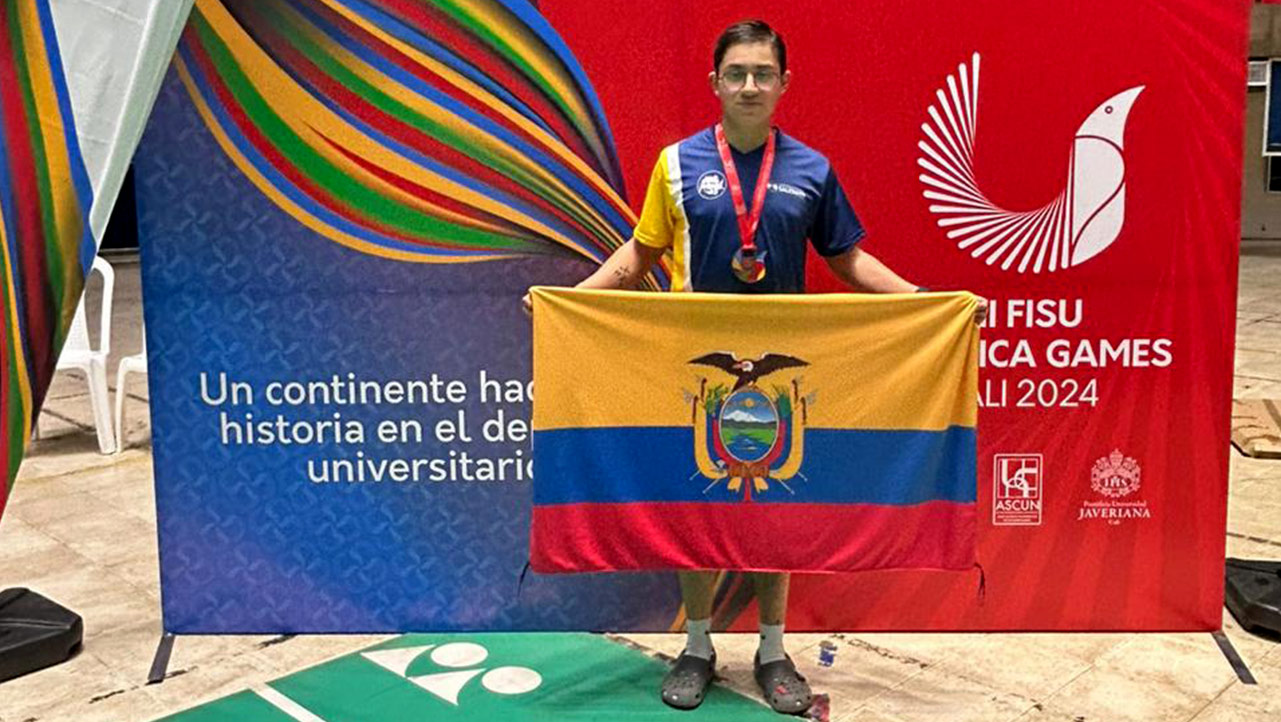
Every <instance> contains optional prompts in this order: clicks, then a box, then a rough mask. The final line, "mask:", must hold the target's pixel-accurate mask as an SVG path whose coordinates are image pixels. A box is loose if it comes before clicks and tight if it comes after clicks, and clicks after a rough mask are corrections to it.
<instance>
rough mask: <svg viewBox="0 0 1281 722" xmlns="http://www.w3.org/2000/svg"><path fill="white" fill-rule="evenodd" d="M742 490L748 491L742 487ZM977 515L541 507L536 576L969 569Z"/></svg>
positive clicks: (764, 507)
mask: <svg viewBox="0 0 1281 722" xmlns="http://www.w3.org/2000/svg"><path fill="white" fill-rule="evenodd" d="M744 483H751V482H750V481H745V482H744ZM975 529H976V523H975V507H974V505H973V504H958V503H956V502H948V501H932V502H927V503H924V504H917V505H914V506H890V505H874V504H839V505H838V504H741V503H731V504H718V503H707V502H697V503H688V502H660V503H625V504H558V505H549V506H535V507H534V520H533V527H532V530H531V534H530V564H531V566H532V568H533V569H534V571H536V572H540V573H557V572H602V571H621V570H642V569H645V570H654V569H733V570H742V571H764V572H778V571H797V572H799V571H807V572H851V571H865V570H872V569H941V570H951V571H961V570H967V569H971V568H973V567H974V564H975V556H974V549H975V533H976V532H975Z"/></svg>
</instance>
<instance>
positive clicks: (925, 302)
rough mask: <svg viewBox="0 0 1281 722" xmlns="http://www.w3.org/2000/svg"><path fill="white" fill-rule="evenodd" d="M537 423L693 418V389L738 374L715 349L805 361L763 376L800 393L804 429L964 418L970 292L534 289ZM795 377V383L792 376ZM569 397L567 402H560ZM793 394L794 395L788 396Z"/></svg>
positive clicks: (916, 424)
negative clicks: (717, 361)
mask: <svg viewBox="0 0 1281 722" xmlns="http://www.w3.org/2000/svg"><path fill="white" fill-rule="evenodd" d="M533 302H534V365H535V367H536V368H539V387H538V397H539V398H544V399H557V400H558V403H557V404H537V403H536V404H535V405H534V418H533V426H534V429H535V430H538V431H543V430H551V429H564V428H586V427H618V426H689V425H690V424H691V423H692V420H691V413H692V412H691V399H692V398H693V397H696V396H704V395H705V392H706V391H707V389H709V388H711V387H713V386H715V385H718V384H721V385H725V386H727V387H728V388H730V389H732V388H733V386H734V384H735V381H736V375H735V372H732V371H727V370H722V369H721V368H717V367H713V366H708V365H703V364H691V363H690V361H691V360H693V359H695V358H699V357H703V356H705V355H707V354H710V353H714V352H726V353H729V354H733V355H734V356H736V357H737V359H739V360H753V359H759V358H761V357H763V356H764V355H765V354H779V355H783V356H788V357H791V358H793V359H798V360H800V361H803V362H805V364H806V365H804V366H796V367H792V368H784V369H781V370H778V371H775V372H772V373H768V374H765V375H763V376H761V377H760V378H759V379H758V380H757V381H756V382H755V383H756V385H757V386H758V387H759V388H760V389H762V390H763V391H765V392H766V393H767V395H770V396H773V395H774V394H775V393H776V392H778V393H785V394H786V395H787V396H788V397H789V398H794V399H805V400H806V401H805V403H804V404H803V406H804V412H803V413H804V414H805V415H806V416H807V417H808V418H807V419H806V420H805V423H806V425H807V426H808V427H809V428H830V429H917V430H928V431H938V430H943V429H946V428H948V427H950V426H967V427H973V426H974V425H975V423H976V417H977V395H978V339H979V329H978V327H977V325H976V324H975V323H974V311H975V307H976V305H977V303H978V301H977V298H976V297H975V296H973V295H971V294H969V293H929V294H881V295H861V294H830V295H829V294H823V295H790V296H745V295H735V294H711V293H696V294H659V293H645V292H635V291H586V290H573V289H560V288H547V287H539V288H535V289H534V290H533ZM793 382H795V383H793ZM560 401H565V402H566V403H560ZM798 405H800V404H798Z"/></svg>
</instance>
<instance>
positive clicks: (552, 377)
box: [530, 288, 979, 572]
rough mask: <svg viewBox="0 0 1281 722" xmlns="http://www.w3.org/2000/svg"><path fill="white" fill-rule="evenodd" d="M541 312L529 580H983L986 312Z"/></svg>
mask: <svg viewBox="0 0 1281 722" xmlns="http://www.w3.org/2000/svg"><path fill="white" fill-rule="evenodd" d="M533 300H534V387H535V389H536V400H535V402H534V421H533V426H534V513H533V528H532V535H531V548H530V556H531V564H532V566H533V569H534V570H535V571H539V572H588V571H612V570H624V569H732V570H757V571H854V570H865V569H908V568H910V569H952V570H962V569H969V568H972V567H973V565H974V562H975V551H974V549H975V526H976V521H975V493H976V483H977V480H976V472H975V428H974V427H975V421H976V417H977V411H978V409H977V407H978V336H979V334H978V327H977V326H976V325H975V323H974V320H973V317H974V310H975V306H976V303H977V299H976V298H975V297H974V296H972V295H970V294H966V293H931V294H909V295H875V296H864V295H795V296H746V295H722V294H659V293H637V292H628V291H576V290H567V289H551V288H538V289H535V290H534V292H533Z"/></svg>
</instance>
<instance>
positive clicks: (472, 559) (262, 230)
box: [138, 0, 1248, 632]
mask: <svg viewBox="0 0 1281 722" xmlns="http://www.w3.org/2000/svg"><path fill="white" fill-rule="evenodd" d="M1247 10H1248V4H1247V3H1246V2H1245V1H1244V0H1241V1H1239V2H1230V3H1224V2H1220V1H1219V0H1178V1H1176V2H1157V1H1156V0H1147V1H1141V2H1133V3H1124V4H1120V5H1118V4H1116V3H1110V2H1106V1H1105V0H1085V1H1082V2H1076V3H1060V4H1050V5H1046V4H1030V3H1023V2H1017V1H1016V0H987V1H985V2H977V3H976V2H970V1H966V2H942V3H938V2H935V3H928V4H926V3H921V4H916V5H914V6H913V7H911V8H905V7H902V6H898V5H895V6H887V5H885V4H870V3H867V4H865V3H830V2H819V1H818V0H814V1H813V2H796V1H795V0H792V1H789V2H781V1H776V2H753V3H743V2H728V1H716V0H711V1H709V2H705V3H701V4H700V5H699V12H698V13H697V14H694V13H690V12H689V9H688V4H687V3H681V2H676V1H675V0H671V1H670V2H669V1H661V2H660V1H655V2H647V3H636V2H631V1H630V0H607V1H604V2H602V1H600V0H596V1H594V2H591V3H586V2H574V1H571V0H546V1H545V2H542V3H540V4H539V7H538V8H537V9H535V8H534V7H532V6H530V5H528V4H526V3H524V2H517V1H516V0H511V1H510V2H496V1H487V2H475V3H466V4H462V5H461V6H460V5H459V4H455V3H451V2H443V1H442V2H406V1H403V0H381V1H379V2H369V1H367V0H288V1H287V2H280V3H271V4H260V3H251V2H249V1H248V0H221V1H220V0H199V1H198V2H197V3H196V8H195V10H193V12H192V19H191V21H190V23H189V24H188V27H187V30H186V32H185V34H184V37H183V38H182V41H181V43H180V46H179V53H178V56H177V61H176V63H175V66H174V68H173V70H172V71H171V72H170V74H169V76H168V78H167V80H166V83H165V87H164V89H163V91H162V94H161V97H160V99H159V101H158V102H157V107H156V111H155V113H154V115H153V118H152V122H151V125H150V127H149V129H148V131H147V134H146V137H145V139H144V144H143V149H142V150H141V151H140V154H139V159H138V164H139V183H140V188H139V202H140V213H141V218H140V228H139V230H140V236H141V237H142V243H143V274H144V279H143V280H144V293H145V298H146V314H147V325H148V333H149V339H148V344H149V348H151V350H152V356H153V358H152V365H151V377H150V378H151V384H152V388H151V398H152V413H153V429H154V433H155V440H154V443H155V460H156V483H157V503H158V507H159V509H158V511H159V516H160V543H161V581H162V588H163V598H164V619H165V627H166V629H168V630H170V631H177V632H250V631H255V632H266V631H373V630H391V629H438V630H451V629H666V628H669V627H670V626H671V625H673V624H674V623H677V622H678V621H679V620H680V618H681V617H680V614H679V602H678V595H677V590H676V583H675V579H674V577H673V576H672V575H670V574H630V573H629V574H605V575H586V576H542V575H536V574H530V575H529V576H528V578H526V579H524V581H523V584H521V583H520V578H521V570H522V568H523V566H524V563H525V561H526V560H527V558H528V547H527V544H526V539H527V538H528V524H529V514H530V484H529V474H530V471H531V470H530V466H529V454H528V423H527V419H528V413H529V406H528V400H529V398H530V397H531V396H532V393H533V389H531V388H530V386H529V385H528V380H529V333H530V331H529V323H528V320H527V319H526V318H525V317H524V316H523V315H522V313H521V311H520V305H519V297H520V295H521V293H523V291H524V289H525V288H526V287H527V286H528V285H531V284H533V283H541V284H552V285H554V284H568V283H572V282H574V281H576V280H578V279H579V278H582V277H583V276H584V275H586V274H587V273H588V272H589V271H590V269H591V268H592V267H593V265H594V262H595V261H597V260H598V259H599V258H601V257H603V256H604V255H605V254H606V253H608V251H609V250H610V249H611V248H613V247H615V246H616V245H617V244H618V243H619V242H621V241H622V240H624V239H625V238H626V237H627V235H628V232H629V227H630V224H631V223H632V222H633V221H634V217H635V216H634V212H635V211H638V210H639V206H638V203H639V198H640V196H641V193H642V192H643V189H644V184H645V181H646V180H647V178H648V175H649V172H650V170H651V169H652V167H653V163H654V161H655V159H656V157H657V155H658V153H659V151H660V150H661V148H662V147H663V146H665V145H667V144H669V143H672V142H675V141H677V140H679V139H680V138H683V137H685V136H687V135H690V134H692V133H694V132H696V131H698V130H700V129H702V128H704V127H706V126H707V125H709V124H710V123H712V122H713V121H714V120H715V119H716V117H717V112H718V108H717V105H716V103H715V100H714V98H713V96H712V94H711V91H710V89H709V86H708V77H707V73H708V71H709V70H710V66H711V48H712V45H713V43H714V41H715V38H716V36H717V34H718V33H719V32H720V30H721V29H722V28H724V27H725V26H726V25H728V24H729V23H731V22H733V21H736V20H739V19H742V18H743V17H746V16H759V17H762V18H765V19H767V20H768V21H769V22H770V23H772V24H773V25H775V26H776V27H777V28H778V29H779V30H780V31H781V32H782V34H783V35H784V37H785V38H786V40H787V42H788V49H789V53H788V65H789V69H791V70H792V71H793V73H794V78H793V82H792V85H791V87H790V89H789V91H788V92H787V94H786V95H785V96H784V98H783V101H782V103H781V111H780V114H779V116H778V122H779V124H780V125H781V126H782V127H784V128H786V129H787V131H788V133H789V134H791V135H793V136H795V137H798V138H800V139H801V140H803V141H804V142H806V143H807V144H809V145H811V146H813V147H814V148H816V149H818V150H819V151H821V152H823V153H825V154H827V155H828V156H829V157H830V158H831V159H832V161H833V164H834V167H835V168H836V171H837V173H838V174H839V175H840V178H841V181H842V183H843V185H844V187H845V189H846V191H847V192H848V194H849V195H850V197H851V199H852V201H853V203H854V205H855V208H856V209H857V211H858V213H859V215H860V218H861V219H862V221H863V223H864V225H865V227H866V229H867V231H868V236H867V240H866V241H865V245H864V248H865V249H866V250H868V251H871V252H872V253H874V254H876V255H877V256H878V257H880V258H881V259H882V260H884V261H885V262H886V263H888V264H889V265H890V266H891V267H893V268H895V269H896V270H897V271H898V272H899V273H901V274H902V275H904V276H905V277H907V278H908V279H909V280H912V281H913V282H916V283H919V284H922V285H926V286H929V287H931V288H935V289H951V288H957V289H961V288H964V289H968V290H971V291H974V292H977V293H981V294H984V295H986V296H988V297H990V298H991V299H992V311H991V316H990V319H989V321H988V324H987V328H985V329H984V331H983V336H982V341H981V344H980V364H981V377H980V403H981V405H982V408H981V409H980V414H979V439H978V464H979V489H978V491H979V496H978V513H979V519H980V524H979V530H978V531H979V538H978V558H979V561H980V563H981V564H982V565H983V569H984V572H985V576H986V596H985V599H982V600H981V599H980V598H979V596H978V594H977V589H978V585H979V579H978V577H979V575H978V574H977V573H965V572H952V573H944V572H871V573H862V574H854V575H842V574H833V575H813V576H808V575H807V576H798V577H797V578H796V579H795V580H794V582H793V593H792V596H793V601H792V608H791V614H790V617H789V627H790V628H792V629H798V630H799V629H834V628H859V629H904V630H911V629H1189V630H1190V629H1212V628H1217V627H1218V625H1219V622H1220V608H1221V605H1222V599H1223V597H1222V561H1223V546H1224V542H1223V539H1224V523H1225V501H1226V482H1227V448H1228V447H1227V433H1228V426H1227V423H1228V418H1229V395H1230V388H1231V386H1230V381H1231V367H1232V348H1233V328H1234V323H1233V319H1234V305H1235V297H1236V294H1235V289H1236V250H1237V235H1238V234H1237V231H1238V227H1239V225H1238V213H1239V183H1238V173H1239V168H1240V161H1241V156H1240V154H1241V137H1240V134H1241V128H1242V122H1241V121H1242V109H1243V105H1244V97H1243V96H1244V91H1245V67H1244V62H1243V60H1242V59H1243V58H1244V57H1245V40H1246V22H1247V17H1248V13H1247ZM812 260H815V259H812ZM811 272H812V275H811V277H812V284H811V285H812V287H813V289H814V290H817V291H830V290H836V288H837V286H836V284H835V282H834V281H832V280H831V279H830V277H827V276H826V275H825V274H824V271H823V269H822V267H821V263H819V262H817V261H816V260H815V262H813V263H811ZM665 282H666V280H665V279H664V278H663V277H662V275H661V274H658V275H657V276H656V277H655V278H653V279H651V285H654V286H658V285H662V284H664V283H665ZM583 362H584V363H592V360H590V359H584V361H583ZM692 471H693V469H692V468H691V472H692ZM748 588H750V585H743V584H741V579H740V578H739V575H736V574H726V575H723V577H722V582H721V586H720V591H719V594H718V601H717V607H716V616H715V619H714V622H715V624H716V626H717V627H719V628H725V627H732V628H750V627H751V626H752V625H754V623H755V610H754V607H753V605H752V602H751V599H750V594H749V593H748Z"/></svg>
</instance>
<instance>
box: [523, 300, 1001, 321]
mask: <svg viewBox="0 0 1281 722" xmlns="http://www.w3.org/2000/svg"><path fill="white" fill-rule="evenodd" d="M526 298H528V296H526ZM978 299H979V305H978V306H977V307H976V308H975V309H974V323H976V324H978V325H980V326H982V325H983V322H984V321H986V320H987V299H986V298H983V297H982V296H979V297H978Z"/></svg>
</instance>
